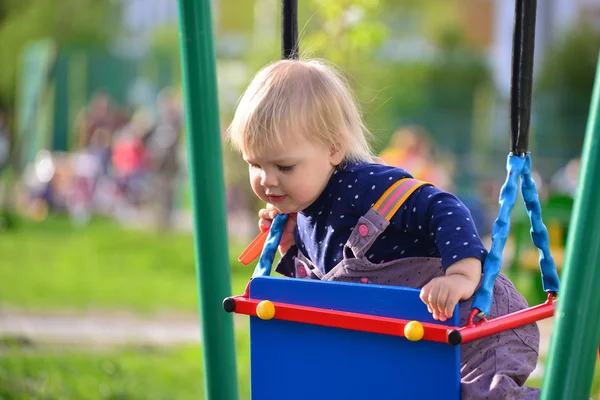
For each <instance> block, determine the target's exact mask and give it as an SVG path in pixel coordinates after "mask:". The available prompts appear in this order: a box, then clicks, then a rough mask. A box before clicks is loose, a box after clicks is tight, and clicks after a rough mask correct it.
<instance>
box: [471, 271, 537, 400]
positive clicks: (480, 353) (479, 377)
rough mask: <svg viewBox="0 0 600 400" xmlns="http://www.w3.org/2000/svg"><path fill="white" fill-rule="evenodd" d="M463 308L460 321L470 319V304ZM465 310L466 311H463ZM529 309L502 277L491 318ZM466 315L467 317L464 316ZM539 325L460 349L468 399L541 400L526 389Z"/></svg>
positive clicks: (496, 288)
mask: <svg viewBox="0 0 600 400" xmlns="http://www.w3.org/2000/svg"><path fill="white" fill-rule="evenodd" d="M468 303H469V304H468V305H467V304H464V305H461V320H462V319H465V321H461V323H463V324H464V322H466V318H467V317H468V312H469V309H470V303H471V302H468ZM463 307H464V309H463ZM526 307H527V303H526V301H525V299H524V298H523V297H522V296H521V295H520V294H519V293H518V292H517V291H516V289H515V288H514V286H513V285H512V283H511V282H510V281H509V280H508V279H507V278H506V277H504V276H503V275H499V276H498V279H497V281H496V284H495V286H494V300H493V302H492V308H491V315H490V318H496V317H497V316H500V315H505V314H508V313H513V312H515V311H518V310H521V309H523V308H526ZM465 315H466V316H465ZM539 339H540V334H539V329H538V327H537V324H528V325H525V326H522V327H519V328H516V329H510V330H507V331H504V332H500V333H498V334H496V335H493V336H489V337H486V338H482V339H480V340H477V341H474V342H471V343H466V344H464V345H462V346H461V388H462V398H463V400H466V399H490V400H492V399H538V398H539V394H540V392H539V389H535V388H530V387H527V386H523V385H524V383H525V381H526V380H527V378H528V377H529V375H530V374H531V372H532V371H533V370H534V368H535V367H536V364H537V359H538V351H539Z"/></svg>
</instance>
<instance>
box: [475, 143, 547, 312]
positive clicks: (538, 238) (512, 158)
mask: <svg viewBox="0 0 600 400" xmlns="http://www.w3.org/2000/svg"><path fill="white" fill-rule="evenodd" d="M506 170H507V172H508V174H507V176H506V181H505V182H504V185H503V186H502V189H501V190H500V200H499V203H500V212H499V214H498V218H497V219H496V221H494V225H493V227H492V247H491V249H490V252H489V254H488V256H487V257H486V259H485V262H484V263H483V278H482V283H481V286H480V288H479V290H478V291H477V293H475V299H474V300H473V306H472V308H473V309H479V310H480V311H481V312H483V313H484V314H486V315H487V314H489V312H490V307H491V305H492V295H493V291H494V282H495V281H496V277H497V276H498V273H499V272H500V267H501V263H502V251H503V250H504V245H505V244H506V240H507V239H508V233H509V232H510V214H511V212H512V209H513V207H514V205H515V200H516V198H517V180H518V179H519V177H521V192H522V195H523V199H524V201H525V208H526V209H527V213H528V215H529V219H530V221H531V238H532V240H533V243H534V244H535V245H536V246H537V248H538V249H539V251H540V270H541V273H542V283H543V287H544V291H546V292H558V284H559V283H558V274H557V273H556V266H555V264H554V259H553V258H552V256H551V255H550V240H549V238H548V230H547V229H546V227H545V226H544V223H543V222H542V213H541V207H540V202H539V198H538V194H537V189H536V186H535V182H534V181H533V179H532V178H531V156H530V154H529V153H527V155H526V157H525V158H522V157H519V156H517V155H512V154H510V155H509V156H508V159H507V162H506Z"/></svg>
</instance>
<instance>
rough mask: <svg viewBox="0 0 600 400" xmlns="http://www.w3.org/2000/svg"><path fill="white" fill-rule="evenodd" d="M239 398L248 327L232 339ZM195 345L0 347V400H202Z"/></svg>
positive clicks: (243, 395) (245, 381)
mask: <svg viewBox="0 0 600 400" xmlns="http://www.w3.org/2000/svg"><path fill="white" fill-rule="evenodd" d="M236 341H237V343H236V347H237V359H238V387H239V395H240V399H248V398H249V397H250V395H249V390H250V389H249V387H250V384H249V349H248V341H249V336H248V328H247V327H244V328H243V329H240V330H239V331H238V332H237V335H236ZM203 395H204V381H203V371H202V349H201V347H200V346H185V347H177V348H149V347H127V348H120V349H111V350H106V349H104V350H102V349H98V350H95V351H94V350H83V349H81V348H64V347H63V348H56V347H54V348H51V347H35V346H34V347H28V346H18V345H11V344H10V343H6V342H5V344H4V346H3V345H2V344H1V343H0V399H1V400H21V399H69V400H71V399H73V400H78V399H85V400H96V399H106V400H108V399H110V400H117V399H120V400H134V399H136V400H137V399H140V400H142V399H143V400H167V399H169V400H170V399H178V400H179V399H182V400H186V399H195V400H197V399H202V398H204V397H203Z"/></svg>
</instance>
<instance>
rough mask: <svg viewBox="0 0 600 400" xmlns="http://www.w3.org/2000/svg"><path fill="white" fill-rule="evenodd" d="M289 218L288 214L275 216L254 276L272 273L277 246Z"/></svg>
mask: <svg viewBox="0 0 600 400" xmlns="http://www.w3.org/2000/svg"><path fill="white" fill-rule="evenodd" d="M287 219H288V215H287V214H277V215H276V216H275V218H273V223H272V224H271V228H270V229H269V234H268V235H267V240H266V241H265V245H264V247H263V250H262V253H261V255H260V258H259V260H258V264H256V268H254V273H253V274H252V278H256V277H257V276H269V275H271V267H272V266H273V260H274V259H275V254H276V253H277V246H279V242H280V241H281V235H282V234H283V228H284V227H285V223H286V221H287Z"/></svg>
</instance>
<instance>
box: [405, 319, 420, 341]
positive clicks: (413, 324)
mask: <svg viewBox="0 0 600 400" xmlns="http://www.w3.org/2000/svg"><path fill="white" fill-rule="evenodd" d="M424 334H425V329H424V328H423V325H421V323H420V322H419V321H410V322H409V323H408V324H406V325H405V326H404V336H405V337H406V338H407V339H408V340H410V341H412V342H417V341H419V340H421V339H423V335H424Z"/></svg>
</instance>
